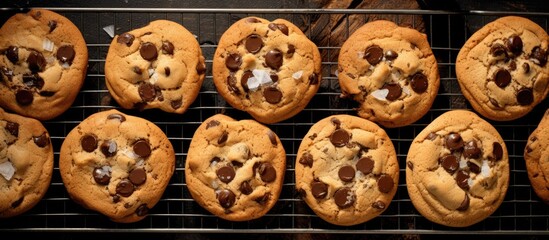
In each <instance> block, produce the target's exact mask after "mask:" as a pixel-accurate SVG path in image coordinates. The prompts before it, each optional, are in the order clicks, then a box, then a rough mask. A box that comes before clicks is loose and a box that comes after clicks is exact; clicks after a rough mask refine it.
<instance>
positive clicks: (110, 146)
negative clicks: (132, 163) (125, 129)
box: [101, 140, 117, 157]
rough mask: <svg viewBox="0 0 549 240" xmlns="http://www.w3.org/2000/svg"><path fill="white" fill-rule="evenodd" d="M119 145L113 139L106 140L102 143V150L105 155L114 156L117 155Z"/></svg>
mask: <svg viewBox="0 0 549 240" xmlns="http://www.w3.org/2000/svg"><path fill="white" fill-rule="evenodd" d="M116 150H117V145H116V142H115V141H113V140H108V141H104V142H103V143H102V144H101V152H102V153H103V155H105V157H112V156H114V155H116Z"/></svg>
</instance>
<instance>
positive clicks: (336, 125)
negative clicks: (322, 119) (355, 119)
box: [330, 117, 341, 129]
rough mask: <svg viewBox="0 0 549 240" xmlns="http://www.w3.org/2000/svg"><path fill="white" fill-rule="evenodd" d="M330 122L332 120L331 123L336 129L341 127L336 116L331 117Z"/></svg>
mask: <svg viewBox="0 0 549 240" xmlns="http://www.w3.org/2000/svg"><path fill="white" fill-rule="evenodd" d="M330 122H332V124H333V125H334V126H335V127H336V129H338V128H340V127H341V121H340V120H339V119H337V118H336V117H333V118H331V119H330Z"/></svg>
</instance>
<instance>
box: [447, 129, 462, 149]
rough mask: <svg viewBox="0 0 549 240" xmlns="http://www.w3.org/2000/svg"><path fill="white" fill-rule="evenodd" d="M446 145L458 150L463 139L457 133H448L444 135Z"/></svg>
mask: <svg viewBox="0 0 549 240" xmlns="http://www.w3.org/2000/svg"><path fill="white" fill-rule="evenodd" d="M446 147H447V148H448V149H450V150H452V151H455V150H459V149H461V148H462V147H463V139H461V135H459V133H450V134H449V135H448V136H446Z"/></svg>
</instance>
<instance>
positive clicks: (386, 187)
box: [377, 174, 395, 193]
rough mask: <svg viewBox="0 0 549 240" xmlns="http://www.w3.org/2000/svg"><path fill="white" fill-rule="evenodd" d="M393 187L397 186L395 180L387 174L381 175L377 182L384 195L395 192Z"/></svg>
mask: <svg viewBox="0 0 549 240" xmlns="http://www.w3.org/2000/svg"><path fill="white" fill-rule="evenodd" d="M393 185H395V182H394V180H393V178H392V177H391V176H389V175H386V174H383V175H381V176H380V177H379V179H378V180H377V187H378V189H379V191H380V192H382V193H388V192H390V191H391V190H393Z"/></svg>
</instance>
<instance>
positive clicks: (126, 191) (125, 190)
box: [116, 179, 134, 197]
mask: <svg viewBox="0 0 549 240" xmlns="http://www.w3.org/2000/svg"><path fill="white" fill-rule="evenodd" d="M133 190H134V186H133V184H132V183H131V182H130V180H128V179H122V180H121V181H120V182H119V183H118V184H116V193H118V194H119V195H120V196H122V197H129V196H131V195H132V193H133Z"/></svg>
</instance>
